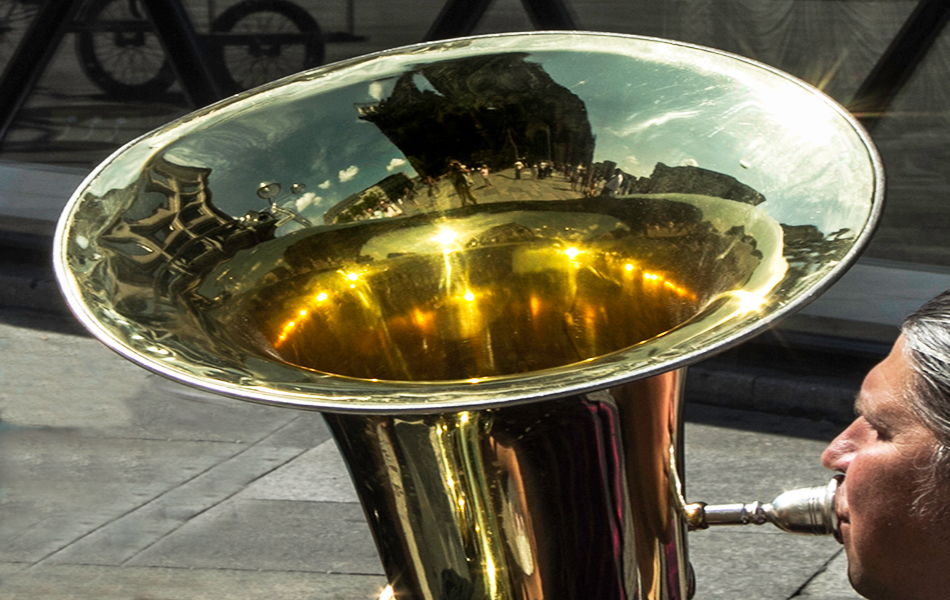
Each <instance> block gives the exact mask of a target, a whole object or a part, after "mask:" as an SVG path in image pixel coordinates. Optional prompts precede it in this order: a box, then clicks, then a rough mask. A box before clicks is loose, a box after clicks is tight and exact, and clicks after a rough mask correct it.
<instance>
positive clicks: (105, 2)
mask: <svg viewBox="0 0 950 600" xmlns="http://www.w3.org/2000/svg"><path fill="white" fill-rule="evenodd" d="M79 21H80V23H81V24H82V28H81V30H80V32H79V34H78V35H77V36H76V51H77V52H78V54H79V62H80V64H81V65H82V69H83V71H84V72H85V73H86V76H87V77H89V79H90V80H92V82H93V83H95V84H96V85H97V86H98V87H99V88H100V89H102V91H104V92H106V93H107V94H109V95H110V96H112V97H114V98H116V99H118V100H154V99H155V96H157V95H160V94H162V93H163V92H165V91H166V90H167V89H168V88H169V87H171V85H172V84H173V83H174V82H175V71H174V69H172V65H171V63H170V62H168V59H167V58H166V57H165V51H164V50H163V49H162V44H161V42H160V41H159V39H158V36H157V35H156V34H155V31H154V30H153V29H152V26H151V23H150V22H149V20H148V19H147V18H146V16H145V13H144V12H143V10H142V9H141V7H140V6H139V5H138V2H137V0H93V2H92V3H91V4H90V5H89V6H88V7H87V8H86V9H85V10H84V13H83V14H82V15H81V16H80V19H79Z"/></svg>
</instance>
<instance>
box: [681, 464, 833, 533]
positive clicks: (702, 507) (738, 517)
mask: <svg viewBox="0 0 950 600" xmlns="http://www.w3.org/2000/svg"><path fill="white" fill-rule="evenodd" d="M843 480H844V475H835V476H834V477H833V478H832V479H831V481H830V482H828V485H823V486H818V487H810V488H800V489H797V490H791V491H788V492H785V493H784V494H780V495H779V496H777V497H776V498H775V499H774V500H772V502H769V503H767V504H763V503H761V502H752V503H751V504H706V503H704V502H697V503H694V504H688V505H686V507H685V511H686V520H687V523H688V525H689V528H690V529H691V530H697V529H708V528H709V527H712V526H713V525H750V524H751V525H762V524H764V523H772V524H773V525H775V526H776V527H778V528H779V529H781V530H783V531H787V532H789V533H798V534H802V535H831V534H834V533H835V532H836V531H837V530H838V517H837V514H836V513H835V494H836V493H837V491H838V486H839V485H840V484H841V482H842V481H843Z"/></svg>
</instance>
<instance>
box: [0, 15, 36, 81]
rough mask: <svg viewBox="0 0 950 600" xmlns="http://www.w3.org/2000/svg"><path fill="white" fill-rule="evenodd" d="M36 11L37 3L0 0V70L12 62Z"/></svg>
mask: <svg viewBox="0 0 950 600" xmlns="http://www.w3.org/2000/svg"><path fill="white" fill-rule="evenodd" d="M36 12H37V6H36V4H33V3H30V4H27V3H26V2H23V0H0V71H2V70H3V69H5V68H6V66H7V63H8V62H10V59H11V58H12V57H13V54H14V53H15V52H16V49H17V47H18V46H19V45H20V41H21V40H22V39H23V34H24V33H26V30H27V28H28V27H29V26H30V23H31V22H32V21H33V18H34V17H35V16H36Z"/></svg>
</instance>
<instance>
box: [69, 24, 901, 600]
mask: <svg viewBox="0 0 950 600" xmlns="http://www.w3.org/2000/svg"><path fill="white" fill-rule="evenodd" d="M883 187H884V182H883V173H882V170H881V165H880V160H879V158H878V156H877V153H876V151H875V150H874V148H873V145H872V144H871V143H870V141H869V139H868V137H867V135H866V133H865V132H864V131H863V130H862V129H861V128H860V126H858V125H857V124H856V122H855V121H854V120H853V119H852V118H851V117H850V116H849V115H847V113H845V112H844V110H843V109H841V108H840V107H839V106H837V105H836V104H834V102H832V101H831V100H829V99H828V98H827V97H825V96H824V95H822V94H821V93H820V92H818V91H817V90H815V89H813V88H810V87H809V86H807V85H805V84H803V83H801V82H798V81H796V80H794V79H792V78H790V77H789V76H787V75H785V74H782V73H779V72H777V71H775V70H773V69H771V68H769V67H765V66H763V65H760V64H757V63H753V62H750V61H748V60H746V59H742V58H739V57H736V56H731V55H727V54H724V53H721V52H717V51H714V50H709V49H705V48H699V47H694V46H689V45H685V44H679V43H674V42H666V41H663V40H656V39H647V38H637V37H630V36H615V35H606V34H590V33H537V34H523V35H501V36H486V37H480V38H468V39H462V40H450V41H445V42H435V43H431V44H424V45H419V46H413V47H409V48H401V49H395V50H392V51H387V52H383V53H380V54H377V55H372V56H368V57H363V58H359V59H354V60H351V61H347V62H343V63H338V64H335V65H329V66H326V67H322V68H318V69H315V70H313V71H308V72H305V73H301V74H299V75H295V76H292V77H290V78H287V79H285V80H282V81H280V82H276V83H274V84H270V85H268V86H264V87H262V88H259V89H257V90H253V91H251V92H247V93H244V94H242V95H238V96H235V97H233V98H230V99H228V100H225V101H223V102H221V103H219V104H216V105H214V106H211V107H208V108H205V109H202V110H200V111H198V112H196V113H194V114H192V115H189V116H188V117H185V118H183V119H181V120H179V121H176V122H174V123H171V124H169V125H167V126H166V127H163V128H161V129H159V130H157V131H155V132H153V133H151V134H149V135H147V136H144V137H143V138H141V139H139V140H136V141H134V142H132V143H130V144H129V145H127V146H126V147H125V148H123V149H122V150H120V151H119V152H117V153H116V154H115V155H113V156H112V157H111V158H110V159H109V160H107V161H106V162H104V163H103V164H102V165H101V166H100V167H98V168H97V169H96V170H95V171H94V172H93V173H92V174H91V175H90V176H89V178H88V179H87V180H86V181H85V182H84V184H83V186H82V187H81V188H80V189H79V190H77V192H76V194H75V195H74V196H73V198H72V199H71V200H70V203H69V205H68V206H67V208H66V211H65V212H64V214H63V217H62V219H61V221H60V225H59V229H58V231H57V235H56V248H55V252H54V254H55V266H56V270H57V276H58V278H59V280H60V282H61V285H62V288H63V291H64V294H65V296H66V299H67V301H68V302H69V304H70V306H71V307H72V308H73V310H74V312H75V313H76V315H77V316H78V317H79V319H80V320H82V321H83V323H84V324H85V325H86V326H87V327H88V328H89V329H90V330H91V331H92V332H93V333H95V334H96V335H97V336H98V337H99V338H100V339H102V340H103V341H104V342H105V343H106V344H108V345H109V346H110V347H111V348H113V349H114V350H116V351H117V352H119V353H121V354H122V355H124V356H126V357H128V358H129V359H131V360H133V361H135V362H137V363H138V364H140V365H142V366H144V367H146V368H148V369H151V370H153V371H155V372H157V373H160V374H162V375H165V376H168V377H171V378H174V379H176V380H178V381H181V382H184V383H187V384H190V385H194V386H198V387H201V388H204V389H206V390H210V391H212V392H215V393H220V394H224V395H229V396H232V397H235V398H239V399H243V400H249V401H253V402H260V403H266V404H272V405H277V406H286V407H296V408H304V409H311V410H321V411H326V412H328V413H329V414H327V419H328V421H329V422H330V424H331V426H332V428H333V430H334V434H335V436H336V438H337V441H338V443H339V445H340V447H341V449H342V451H343V453H344V455H345V456H346V458H347V461H348V465H349V467H350V469H351V471H352V472H353V475H354V480H355V483H356V487H357V490H358V492H359V494H360V497H361V499H362V501H363V505H364V508H365V510H366V514H367V517H368V519H369V521H370V523H371V525H372V526H373V528H374V535H375V536H376V539H377V543H378V546H379V549H380V554H381V558H382V560H383V564H384V565H385V567H386V570H387V575H388V577H389V579H390V582H391V584H392V589H393V590H394V593H395V594H396V597H397V598H401V599H432V600H454V599H457V598H465V599H473V600H474V599H476V598H477V599H481V598H491V599H498V600H522V599H525V600H526V599H535V598H538V599H540V598H545V599H547V600H551V599H560V598H563V599H572V600H573V599H576V600H580V599H584V600H587V599H589V598H598V600H613V599H616V600H621V599H624V600H626V599H632V598H637V599H644V600H647V599H648V600H680V599H682V598H686V597H687V596H688V594H689V593H690V587H691V586H690V576H689V568H688V561H687V560H686V545H685V538H684V531H685V525H684V524H685V518H684V516H683V515H684V510H685V508H684V506H685V501H684V499H683V482H682V480H681V473H680V470H681V460H680V457H679V455H680V454H681V452H682V448H681V445H680V437H681V432H680V428H679V420H680V416H679V413H680V409H679V402H680V394H679V390H680V388H681V384H682V378H683V372H682V368H683V367H685V366H686V365H688V364H690V363H692V362H695V361H697V360H700V359H701V358H703V357H705V356H708V355H710V354H712V353H714V352H717V351H720V350H722V349H724V348H727V347H730V346H732V345H735V344H737V343H739V342H741V341H742V340H744V339H747V338H748V337H750V336H752V335H755V334H756V333H758V332H760V331H762V330H763V329H764V328H766V327H768V326H769V325H771V324H773V323H775V322H777V321H778V320H780V319H781V318H783V317H784V316H787V315H788V314H790V313H792V312H793V311H795V310H797V309H799V308H800V307H801V306H803V305H804V304H806V303H807V302H809V301H810V300H812V299H813V298H815V297H816V296H817V295H818V294H819V293H820V292H821V291H823V290H824V289H826V288H827V287H828V286H829V285H831V284H832V283H833V282H834V281H835V280H836V279H837V278H838V277H840V275H841V274H842V273H843V272H844V271H845V270H846V269H847V268H848V266H849V265H850V264H851V263H853V262H854V260H855V259H856V258H857V256H858V254H859V253H860V252H861V250H862V249H863V247H864V246H865V245H866V244H867V242H868V239H869V237H870V235H871V233H872V231H873V228H874V225H875V223H876V221H877V219H878V217H879V215H880V211H881V201H882V191H883Z"/></svg>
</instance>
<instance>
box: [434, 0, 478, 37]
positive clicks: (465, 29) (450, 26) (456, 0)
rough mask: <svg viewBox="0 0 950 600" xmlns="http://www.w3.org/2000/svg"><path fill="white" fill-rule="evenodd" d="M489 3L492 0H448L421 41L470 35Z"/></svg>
mask: <svg viewBox="0 0 950 600" xmlns="http://www.w3.org/2000/svg"><path fill="white" fill-rule="evenodd" d="M491 3H492V0H448V2H446V3H445V4H444V5H443V6H442V11H441V12H439V16H438V17H436V18H435V21H434V22H433V23H432V26H431V27H429V31H428V32H426V35H425V38H423V40H422V41H424V42H434V41H436V40H446V39H449V38H455V37H462V36H465V35H472V32H474V31H475V27H477V26H478V22H479V21H481V20H482V17H483V16H484V15H485V12H486V11H487V10H488V7H489V6H491Z"/></svg>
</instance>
